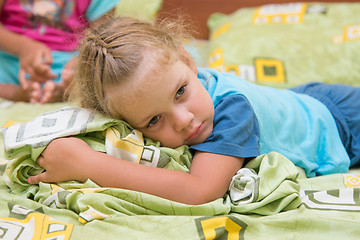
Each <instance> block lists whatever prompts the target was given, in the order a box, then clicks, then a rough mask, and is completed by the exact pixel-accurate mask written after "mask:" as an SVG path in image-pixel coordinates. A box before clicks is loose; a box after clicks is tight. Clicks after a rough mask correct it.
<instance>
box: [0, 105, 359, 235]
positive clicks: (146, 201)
mask: <svg viewBox="0 0 360 240" xmlns="http://www.w3.org/2000/svg"><path fill="white" fill-rule="evenodd" d="M1 106H3V108H2V109H1V111H2V113H5V115H2V117H1V119H0V120H1V121H2V122H1V124H2V125H5V124H7V125H10V124H11V123H12V122H11V121H14V122H23V121H26V120H31V119H32V118H33V117H35V116H36V115H37V114H39V113H44V112H46V113H45V114H43V115H41V117H40V118H35V119H34V120H32V121H30V122H27V123H23V124H17V125H13V126H12V127H10V128H7V129H6V130H3V131H2V133H1V134H2V135H3V136H6V137H5V145H4V144H3V143H4V142H3V138H1V140H0V141H1V143H2V144H0V157H1V163H2V166H1V168H0V169H1V171H2V179H1V181H0V229H1V231H2V232H1V233H0V235H1V236H3V238H4V239H8V238H9V239H31V237H30V236H32V239H46V238H50V237H53V238H54V239H116V238H124V239H215V237H216V239H220V237H223V238H224V239H243V238H245V239H246V238H252V239H264V238H266V239H289V238H294V239H304V238H306V237H308V238H314V236H316V238H317V239H328V238H336V237H340V236H341V237H342V238H345V239H355V237H356V236H359V234H360V229H359V227H358V226H359V223H360V213H359V208H360V203H359V198H358V196H359V191H358V188H353V187H354V186H358V185H357V184H358V183H357V182H358V181H357V180H358V179H360V177H359V175H356V172H355V173H351V174H348V175H346V174H344V175H343V174H338V175H329V176H324V177H316V178H312V179H307V178H305V177H304V174H303V172H302V170H300V169H299V168H297V167H295V166H294V165H293V164H292V163H291V161H289V160H288V159H287V158H285V157H284V156H282V155H280V154H278V153H269V154H267V155H262V156H259V157H258V158H255V159H253V160H252V161H250V162H249V163H248V164H247V165H246V166H245V168H243V169H242V171H239V172H238V174H237V175H236V176H234V179H233V182H232V184H231V186H230V188H229V192H228V194H226V195H225V196H224V197H223V198H219V199H217V200H215V201H213V202H210V203H208V204H203V205H198V206H192V205H186V204H180V203H177V202H173V201H169V200H166V199H163V198H159V197H156V196H152V195H149V194H144V193H139V192H135V191H129V190H124V189H114V188H100V187H99V186H97V185H96V184H95V183H93V182H92V181H91V180H88V181H87V182H85V183H79V182H63V183H57V184H45V183H41V184H40V185H29V184H28V183H27V181H26V179H27V177H28V176H29V175H33V174H37V173H39V172H40V171H42V169H41V168H40V167H39V166H38V165H37V164H36V158H37V156H38V155H39V154H40V153H41V151H42V150H43V149H44V148H45V147H46V145H47V143H48V142H49V141H50V140H51V139H53V137H54V136H55V135H53V136H51V137H49V138H47V139H45V140H44V139H40V138H39V136H38V135H39V133H40V132H41V131H40V130H41V128H38V129H37V130H35V129H36V128H35V127H34V126H35V125H33V124H39V126H42V127H44V126H47V127H48V128H49V127H50V128H51V127H54V126H56V121H55V120H54V119H56V118H55V117H54V116H55V115H54V113H55V112H65V111H72V113H74V112H76V111H78V115H77V116H79V115H81V114H80V113H79V111H80V112H81V109H78V108H74V107H66V108H62V107H63V106H64V105H61V104H60V105H52V106H49V105H41V106H34V105H28V104H20V103H16V104H11V103H8V104H2V103H1V102H0V107H1ZM49 108H52V109H57V110H56V111H55V112H50V113H49V112H47V111H48V110H49ZM35 109H36V113H35ZM59 109H60V110H59ZM15 111H16V112H20V113H22V114H23V115H22V117H24V118H26V117H25V116H24V114H25V113H30V114H28V115H27V116H28V119H19V118H18V117H19V116H20V115H21V114H13V113H14V112H15ZM5 116H6V117H5ZM71 116H74V114H72V115H71ZM83 116H84V115H83ZM87 116H88V118H87V119H88V120H87V121H85V122H86V124H85V125H86V126H87V127H86V128H84V127H83V128H82V130H81V132H79V133H76V131H75V132H66V131H65V135H66V134H70V135H75V136H77V137H80V138H82V139H83V140H85V141H87V142H88V144H89V145H90V146H91V147H93V148H94V149H96V150H98V151H107V150H109V147H107V146H109V144H107V141H108V143H109V141H110V143H114V141H123V139H125V140H126V141H128V140H129V138H126V137H127V136H128V135H129V133H130V135H131V134H132V133H133V131H134V130H133V129H132V128H131V127H130V126H128V125H127V124H126V123H124V122H121V121H115V120H113V119H107V118H104V117H102V116H100V115H91V114H89V115H87ZM22 117H20V118H22ZM39 119H41V121H40V120H39ZM44 119H46V120H44ZM64 119H65V118H62V120H63V121H64ZM40 123H41V124H40ZM64 125H66V126H69V124H64V123H62V126H64ZM80 125H81V124H80ZM82 126H84V124H82ZM28 127H29V129H28V130H29V131H26V130H27V128H28ZM109 129H111V131H108V130H109ZM114 129H115V130H116V131H118V132H119V133H120V135H121V137H119V138H117V139H114V138H113V137H114V135H109V132H116V131H114ZM30 130H31V131H30ZM53 130H54V129H52V131H50V132H52V133H54V132H56V133H57V134H59V132H62V133H61V134H64V131H53ZM13 131H14V132H15V133H17V134H19V133H22V134H20V135H17V136H18V138H14V132H13ZM77 131H78V130H77ZM43 132H44V131H43ZM45 132H46V131H45ZM107 132H108V134H106V133H107ZM10 133H11V134H10ZM31 133H37V134H31ZM48 133H49V132H48ZM75 133H76V134H75ZM61 134H60V136H62V135H61ZM115 135H117V134H115ZM47 136H50V135H47ZM56 136H57V137H58V136H59V135H56ZM11 138H13V139H15V140H13V142H11V140H9V139H11ZM16 139H17V140H16ZM34 139H37V140H36V141H35V140H34ZM39 139H40V140H39ZM109 139H110V140H109ZM130 142H131V141H130ZM40 143H41V144H40ZM117 143H118V142H117ZM136 144H139V142H138V141H137V142H136ZM114 145H116V146H118V145H117V144H112V146H114ZM5 146H7V147H6V148H5ZM110 146H111V144H110ZM140 146H141V147H140V148H141V149H143V151H142V156H143V157H144V158H145V157H146V156H149V154H148V153H149V151H150V150H153V151H156V150H154V148H156V149H158V150H159V155H158V156H159V157H158V158H157V159H158V160H157V161H155V162H156V164H155V165H153V166H154V167H165V168H171V169H176V170H180V171H187V170H188V168H189V166H190V164H191V155H190V154H189V152H188V150H187V148H186V147H181V148H178V149H168V148H163V147H160V146H159V145H158V143H156V142H153V141H151V140H150V139H146V138H144V139H143V144H140ZM144 149H145V150H144ZM149 149H150V150H149ZM117 150H119V149H118V148H115V149H112V154H114V155H116V154H119V151H117ZM160 156H162V157H160ZM146 159H148V158H146ZM164 159H165V160H164ZM131 161H138V160H137V158H133V160H131ZM147 163H148V161H143V160H140V161H138V164H147ZM84 167H85V166H84ZM246 169H247V170H249V171H247V170H246ZM334 189H335V190H334ZM235 190H236V191H235ZM232 193H233V194H232ZM230 196H232V197H230ZM235 198H236V199H235ZM339 229H341V230H339ZM24 236H27V238H24ZM7 237H8V238H7ZM11 237H12V238H11Z"/></svg>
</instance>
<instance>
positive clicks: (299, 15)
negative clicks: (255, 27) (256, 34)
mask: <svg viewBox="0 0 360 240" xmlns="http://www.w3.org/2000/svg"><path fill="white" fill-rule="evenodd" d="M305 12H306V3H301V2H294V3H284V4H266V5H263V6H261V7H258V8H257V9H256V11H255V13H254V17H253V24H273V23H275V24H276V23H291V24H292V23H302V22H303V20H304V14H305Z"/></svg>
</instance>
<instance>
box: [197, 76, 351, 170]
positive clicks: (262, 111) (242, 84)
mask: <svg viewBox="0 0 360 240" xmlns="http://www.w3.org/2000/svg"><path fill="white" fill-rule="evenodd" d="M198 78H199V79H200V81H201V82H202V83H203V85H204V87H205V88H206V89H207V91H208V92H209V94H210V96H211V98H212V100H213V102H214V106H215V117H214V130H213V133H212V134H211V135H210V136H209V138H208V139H207V140H206V141H205V142H204V143H202V144H198V145H194V146H191V149H192V150H200V151H205V152H212V153H218V154H225V155H231V156H237V157H244V158H247V157H252V156H257V155H259V154H263V153H269V152H271V151H276V152H279V153H281V154H283V155H284V156H286V157H287V158H289V159H290V160H291V161H292V162H293V163H294V164H295V165H297V166H299V167H302V168H303V169H304V170H305V172H306V174H307V176H309V177H313V176H316V175H324V174H330V173H338V172H346V171H347V170H348V168H349V165H350V159H349V156H348V154H347V153H346V150H345V148H344V146H343V144H342V141H341V139H340V136H339V132H338V130H337V127H336V123H335V120H334V118H333V116H332V114H331V113H330V111H329V110H328V109H327V107H326V106H325V105H324V104H323V103H321V102H320V101H318V100H316V99H315V98H313V97H310V96H308V95H305V94H297V93H295V92H293V91H290V90H285V89H284V90H279V89H274V88H269V87H265V86H259V85H255V84H252V83H249V82H246V81H244V80H242V79H241V78H239V77H237V76H235V75H232V74H228V73H220V72H218V71H216V70H213V69H199V73H198ZM233 104H234V105H233ZM232 105H233V106H232ZM230 115H233V116H230Z"/></svg>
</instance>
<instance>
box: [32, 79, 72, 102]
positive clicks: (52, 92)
mask: <svg viewBox="0 0 360 240" xmlns="http://www.w3.org/2000/svg"><path fill="white" fill-rule="evenodd" d="M64 91H65V87H64V84H63V83H62V82H60V83H56V82H54V81H52V80H48V81H46V82H45V83H44V84H43V86H41V84H40V83H38V82H33V83H31V96H30V102H31V103H50V102H60V101H63V100H64Z"/></svg>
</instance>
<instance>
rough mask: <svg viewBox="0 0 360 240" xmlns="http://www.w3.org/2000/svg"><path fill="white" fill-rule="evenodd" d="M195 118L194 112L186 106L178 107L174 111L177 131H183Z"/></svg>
mask: <svg viewBox="0 0 360 240" xmlns="http://www.w3.org/2000/svg"><path fill="white" fill-rule="evenodd" d="M193 119H194V114H193V113H192V112H189V111H188V110H187V109H186V108H177V109H176V110H175V111H174V128H175V130H176V131H177V132H181V131H182V130H184V129H186V128H187V127H188V126H189V125H190V123H191V122H192V120H193Z"/></svg>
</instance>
